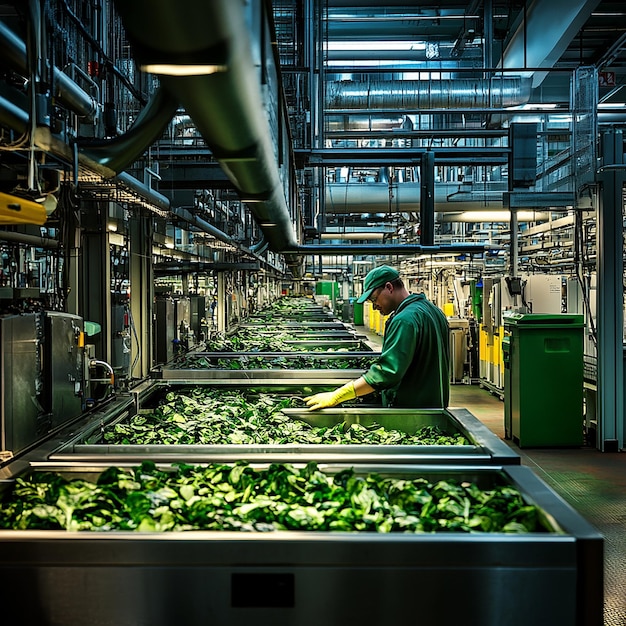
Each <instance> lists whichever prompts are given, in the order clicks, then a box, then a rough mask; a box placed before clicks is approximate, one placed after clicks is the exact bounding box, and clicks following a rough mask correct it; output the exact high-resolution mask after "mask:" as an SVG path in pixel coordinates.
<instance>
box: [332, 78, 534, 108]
mask: <svg viewBox="0 0 626 626" xmlns="http://www.w3.org/2000/svg"><path fill="white" fill-rule="evenodd" d="M530 88H531V80H530V78H522V77H519V76H513V77H500V76H498V77H493V78H491V79H469V78H459V79H454V80H450V79H446V80H397V81H396V80H394V81H371V82H354V81H346V80H341V81H335V82H329V83H327V84H326V101H325V104H326V107H327V108H328V109H365V110H367V109H397V110H399V111H400V110H416V109H420V110H428V109H472V108H478V109H483V108H496V107H512V106H519V105H521V104H526V103H527V102H528V101H529V100H530Z"/></svg>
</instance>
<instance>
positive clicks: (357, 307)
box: [353, 299, 363, 326]
mask: <svg viewBox="0 0 626 626" xmlns="http://www.w3.org/2000/svg"><path fill="white" fill-rule="evenodd" d="M353 312H354V325H355V326H363V303H362V302H357V301H356V299H354V303H353Z"/></svg>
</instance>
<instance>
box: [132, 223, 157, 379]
mask: <svg viewBox="0 0 626 626" xmlns="http://www.w3.org/2000/svg"><path fill="white" fill-rule="evenodd" d="M129 229H130V314H131V320H130V323H131V329H130V332H131V335H132V336H131V342H130V345H131V353H130V358H131V368H130V376H131V377H132V378H139V379H141V378H145V377H146V376H147V375H148V373H149V371H150V368H151V367H152V365H153V354H152V350H153V341H152V339H153V337H152V332H153V331H152V329H153V324H152V315H153V302H154V274H153V271H152V267H153V266H152V234H153V233H152V230H153V229H152V220H151V219H150V217H147V216H141V217H140V218H137V219H132V220H130V221H129Z"/></svg>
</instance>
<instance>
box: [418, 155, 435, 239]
mask: <svg viewBox="0 0 626 626" xmlns="http://www.w3.org/2000/svg"><path fill="white" fill-rule="evenodd" d="M420 222H421V224H420V243H421V244H422V245H423V246H432V245H434V243H435V154H434V153H433V152H430V151H427V152H424V153H423V154H422V162H421V166H420Z"/></svg>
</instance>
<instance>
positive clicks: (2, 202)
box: [0, 193, 48, 226]
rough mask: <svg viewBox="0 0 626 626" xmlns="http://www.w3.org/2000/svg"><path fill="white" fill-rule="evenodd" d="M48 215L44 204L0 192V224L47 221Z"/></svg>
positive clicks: (39, 223) (43, 222)
mask: <svg viewBox="0 0 626 626" xmlns="http://www.w3.org/2000/svg"><path fill="white" fill-rule="evenodd" d="M47 219H48V215H47V214H46V209H45V207H44V206H43V205H42V204H39V203H38V202H33V201H32V200H27V199H26V198H20V197H19V196H12V195H10V194H8V193H0V225H3V226H5V225H17V224H37V225H38V226H41V225H43V224H45V223H46V220H47Z"/></svg>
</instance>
